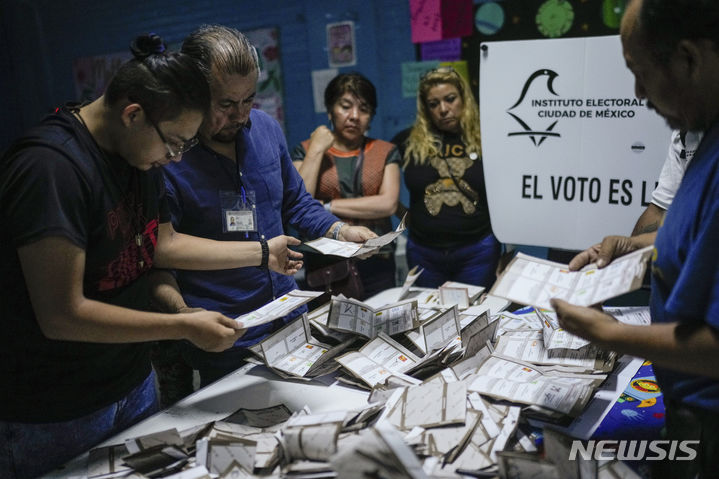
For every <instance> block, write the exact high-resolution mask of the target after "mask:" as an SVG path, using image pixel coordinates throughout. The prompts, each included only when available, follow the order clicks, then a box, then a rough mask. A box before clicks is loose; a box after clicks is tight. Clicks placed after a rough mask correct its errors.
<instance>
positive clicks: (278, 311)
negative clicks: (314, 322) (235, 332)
mask: <svg viewBox="0 0 719 479" xmlns="http://www.w3.org/2000/svg"><path fill="white" fill-rule="evenodd" d="M322 294H323V293H322V292H321V291H302V290H299V289H293V290H292V291H290V292H289V293H287V294H284V295H282V296H281V297H279V298H277V299H276V300H274V301H272V302H271V303H267V304H266V305H264V306H262V307H261V308H260V309H258V310H256V311H252V312H251V313H247V314H243V315H242V316H239V317H237V318H235V321H238V322H240V323H241V324H242V327H243V328H252V327H254V326H259V325H261V324H265V323H269V322H270V321H274V320H275V319H279V318H281V317H283V316H287V315H288V314H289V313H291V312H292V311H294V310H295V309H297V308H299V307H300V306H302V305H303V304H307V303H309V302H310V301H312V300H313V299H314V298H316V297H318V296H321V295H322Z"/></svg>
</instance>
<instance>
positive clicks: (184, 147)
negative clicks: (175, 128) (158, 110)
mask: <svg viewBox="0 0 719 479" xmlns="http://www.w3.org/2000/svg"><path fill="white" fill-rule="evenodd" d="M147 119H148V120H149V122H150V124H151V125H152V126H153V127H154V128H155V131H156V132H157V135H158V136H159V137H160V139H161V140H162V142H163V143H164V144H165V148H167V154H166V155H165V158H167V159H168V160H172V159H174V158H177V157H178V156H180V155H182V154H183V153H186V152H187V151H188V150H190V149H192V147H193V146H195V145H197V143H198V142H199V140H198V138H197V137H196V136H193V137H192V138H190V139H189V140H187V141H186V142H184V143H183V144H181V145H179V146H178V145H177V144H176V143H170V142H169V141H167V139H166V138H165V135H163V134H162V131H161V130H160V127H159V126H157V123H155V122H154V121H153V120H151V119H150V117H149V116H148V117H147ZM171 145H175V148H176V149H177V151H175V149H173V147H172V146H171Z"/></svg>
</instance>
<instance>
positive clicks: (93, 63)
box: [72, 52, 132, 102]
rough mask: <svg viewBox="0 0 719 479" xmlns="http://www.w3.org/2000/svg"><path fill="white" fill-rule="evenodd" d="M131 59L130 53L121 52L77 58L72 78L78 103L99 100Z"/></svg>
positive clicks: (74, 62) (73, 64) (73, 66)
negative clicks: (122, 67) (111, 81)
mask: <svg viewBox="0 0 719 479" xmlns="http://www.w3.org/2000/svg"><path fill="white" fill-rule="evenodd" d="M131 57H132V54H131V53H130V52H119V53H109V54H107V55H97V56H92V57H82V58H76V59H75V60H74V61H73V62H72V77H73V78H74V80H75V98H76V99H77V101H79V102H84V101H92V100H94V99H96V98H99V97H100V95H102V94H103V92H104V91H105V87H107V83H108V82H109V81H110V78H112V76H113V75H114V74H115V72H116V71H117V70H118V69H119V68H120V65H122V64H123V63H125V62H126V61H127V60H129V59H130V58H131Z"/></svg>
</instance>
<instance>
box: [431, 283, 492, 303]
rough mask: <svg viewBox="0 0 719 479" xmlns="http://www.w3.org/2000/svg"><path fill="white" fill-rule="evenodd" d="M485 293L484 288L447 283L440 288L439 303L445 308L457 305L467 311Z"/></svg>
mask: <svg viewBox="0 0 719 479" xmlns="http://www.w3.org/2000/svg"><path fill="white" fill-rule="evenodd" d="M483 291H484V287H483V286H475V285H472V284H466V283H459V282H457V281H445V283H444V284H442V285H441V286H440V287H439V302H440V303H441V304H442V306H445V307H448V306H452V305H453V304H456V305H457V306H458V307H459V309H467V308H469V306H470V305H471V304H472V303H474V301H476V300H477V299H478V298H479V295H480V294H482V292H483Z"/></svg>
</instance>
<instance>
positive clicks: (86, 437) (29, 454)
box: [0, 373, 159, 479]
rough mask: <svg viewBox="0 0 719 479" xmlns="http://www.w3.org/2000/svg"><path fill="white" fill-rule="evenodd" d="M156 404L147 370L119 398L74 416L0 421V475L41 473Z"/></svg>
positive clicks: (25, 477) (18, 478)
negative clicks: (60, 419) (54, 419)
mask: <svg viewBox="0 0 719 479" xmlns="http://www.w3.org/2000/svg"><path fill="white" fill-rule="evenodd" d="M87 393H88V394H91V391H87ZM48 394H50V392H49V391H48ZM158 406H159V404H158V401H157V395H156V393H155V375H154V374H153V373H151V374H150V375H149V376H148V377H147V379H145V381H143V383H142V384H141V385H139V386H138V387H136V388H135V389H133V390H132V391H130V393H128V395H127V396H125V397H124V398H122V399H121V400H119V401H117V402H115V403H113V404H111V405H109V406H107V407H105V408H103V409H100V410H99V411H95V412H93V413H90V414H88V415H86V416H83V417H80V418H77V419H71V420H69V421H63V422H51V423H21V422H7V421H0V477H2V478H3V479H5V478H7V479H29V478H32V477H37V476H39V475H42V474H45V473H47V472H49V471H51V470H52V469H54V468H56V467H59V466H62V465H63V464H65V463H66V462H68V461H69V460H70V459H72V458H74V457H76V456H78V455H80V454H82V453H83V452H85V451H87V450H89V449H91V448H92V447H94V446H95V445H97V444H98V443H101V442H102V441H104V440H105V439H107V438H108V437H110V436H113V435H115V434H117V433H118V432H120V431H123V430H125V429H127V428H128V427H130V426H132V425H133V424H135V423H136V422H139V421H140V420H142V419H144V418H146V417H148V416H150V415H152V414H154V413H155V412H157V410H158V409H159V408H158Z"/></svg>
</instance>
